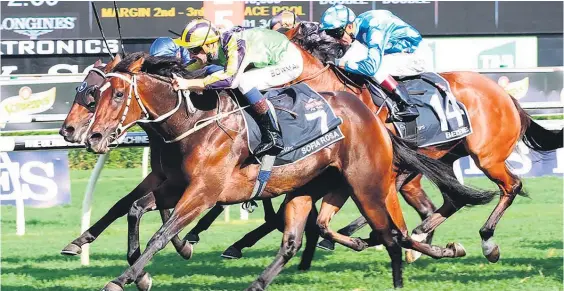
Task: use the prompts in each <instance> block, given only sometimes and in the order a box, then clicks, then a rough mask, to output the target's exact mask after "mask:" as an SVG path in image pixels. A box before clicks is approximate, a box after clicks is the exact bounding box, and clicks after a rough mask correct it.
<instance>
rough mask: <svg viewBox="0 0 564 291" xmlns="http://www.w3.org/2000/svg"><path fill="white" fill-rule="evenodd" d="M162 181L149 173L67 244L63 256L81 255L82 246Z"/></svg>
mask: <svg viewBox="0 0 564 291" xmlns="http://www.w3.org/2000/svg"><path fill="white" fill-rule="evenodd" d="M162 181H163V180H162V179H161V178H160V177H159V176H158V175H156V174H154V173H149V175H148V176H147V177H145V179H143V181H142V182H141V183H140V184H139V185H137V187H135V189H133V191H131V192H130V193H129V194H127V195H126V196H125V197H123V198H121V199H120V200H119V201H118V202H117V203H116V204H114V206H112V208H110V210H108V212H107V213H106V214H104V216H102V218H100V219H99V220H98V221H96V223H94V225H92V226H91V227H90V228H89V229H88V230H87V231H85V232H84V233H83V234H82V235H81V236H79V237H78V238H76V239H75V240H73V241H72V242H71V243H69V244H68V245H67V246H66V247H65V248H64V249H63V250H62V251H61V254H63V255H72V256H74V255H78V254H80V253H82V246H83V245H84V244H87V243H91V242H93V241H94V240H96V238H98V236H99V235H100V234H101V233H102V232H103V231H104V230H105V229H106V228H107V227H108V226H109V225H110V224H112V223H113V222H114V221H115V220H116V219H118V218H120V217H122V216H124V215H126V214H127V212H128V211H129V208H131V205H132V204H133V202H135V200H137V199H139V198H141V197H142V196H143V195H145V194H147V192H149V191H150V189H154V188H156V187H157V186H158V185H159V184H161V183H162Z"/></svg>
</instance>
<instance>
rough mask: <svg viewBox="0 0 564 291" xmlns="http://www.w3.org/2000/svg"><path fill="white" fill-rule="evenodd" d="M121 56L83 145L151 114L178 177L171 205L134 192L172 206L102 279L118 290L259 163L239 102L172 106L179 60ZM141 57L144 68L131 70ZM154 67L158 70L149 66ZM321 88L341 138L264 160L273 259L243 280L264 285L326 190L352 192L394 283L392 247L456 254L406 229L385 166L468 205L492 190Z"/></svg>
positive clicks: (105, 141) (248, 183)
mask: <svg viewBox="0 0 564 291" xmlns="http://www.w3.org/2000/svg"><path fill="white" fill-rule="evenodd" d="M130 57H131V58H132V59H133V60H135V58H137V59H136V60H135V61H133V62H131V64H130V65H127V66H126V64H128V63H127V62H123V61H122V62H121V63H120V64H118V65H117V66H116V67H115V68H114V70H113V71H114V73H110V74H108V75H106V76H107V77H108V79H107V81H106V82H105V83H104V85H102V88H101V89H100V91H101V96H100V101H99V103H98V104H97V108H96V113H95V118H94V122H93V123H92V125H91V127H90V129H89V131H88V139H87V142H86V144H87V145H88V146H89V147H90V149H91V150H93V151H94V152H96V153H106V152H108V151H109V147H108V146H109V145H110V143H111V142H112V141H113V140H115V139H117V138H118V137H119V136H120V135H122V134H123V133H124V132H125V130H127V128H128V127H129V126H131V125H132V124H134V123H136V122H142V123H154V128H155V130H156V131H157V132H158V134H159V135H160V136H161V137H162V138H163V139H165V140H166V142H167V143H171V145H175V146H176V150H177V151H174V153H177V152H179V153H180V155H179V156H176V155H174V154H172V155H171V157H170V158H174V159H178V160H180V161H181V163H182V171H181V172H180V173H179V174H181V175H182V176H183V177H184V180H185V183H186V184H187V185H188V186H187V187H186V189H185V190H184V193H183V194H182V195H181V197H180V199H179V200H178V203H175V205H174V204H170V203H171V201H172V200H173V199H176V198H178V197H171V199H164V200H163V201H159V200H158V198H161V197H162V196H161V195H152V194H153V193H150V194H148V195H147V196H145V197H143V198H141V199H140V200H143V199H146V197H148V196H153V198H152V199H153V201H154V203H155V204H157V205H158V204H161V205H160V207H163V208H169V207H170V208H172V207H174V211H173V213H172V215H171V217H170V218H169V220H168V221H167V222H166V223H165V224H164V225H163V226H162V227H161V228H160V229H159V231H157V233H155V235H154V236H153V237H152V238H151V239H150V240H149V243H148V246H147V248H146V249H145V250H144V252H143V254H141V256H140V257H139V258H138V259H137V260H136V261H135V263H134V264H133V265H132V266H131V267H130V268H128V269H127V270H126V271H125V272H124V273H123V274H122V275H121V276H119V277H118V278H116V279H115V280H113V281H112V282H109V283H108V284H107V285H106V286H105V290H123V286H124V285H125V284H127V283H131V282H133V281H134V280H136V279H137V278H139V276H140V275H142V273H143V268H144V266H145V265H146V264H147V263H148V261H149V260H150V259H151V258H152V257H153V255H154V254H155V253H156V252H158V251H159V250H161V249H162V248H164V247H165V245H166V244H167V243H168V242H169V241H170V239H171V238H172V237H173V236H174V235H176V234H178V232H180V231H181V230H182V228H184V227H185V226H186V225H187V224H189V223H190V222H191V221H192V220H193V219H194V218H196V217H197V216H198V215H199V214H200V213H201V212H202V211H204V210H205V209H208V208H210V207H212V206H214V205H215V204H218V203H219V204H233V203H241V202H244V201H247V200H248V199H250V197H249V194H248V193H250V192H251V190H252V189H253V186H254V180H255V179H256V177H257V174H258V169H259V165H256V164H250V163H249V162H247V161H249V158H250V156H249V150H248V149H247V141H246V132H245V125H244V124H245V123H244V120H243V117H242V114H241V112H240V111H241V110H243V108H242V107H240V106H239V105H238V104H237V103H236V102H235V101H234V100H233V98H231V97H230V96H227V95H225V94H219V92H217V91H205V92H204V95H202V96H198V95H191V103H193V105H194V110H179V108H181V107H182V103H183V98H182V96H180V95H179V94H177V92H175V91H174V90H173V89H172V86H171V84H170V81H171V79H170V77H172V74H177V75H180V76H184V77H187V72H186V71H185V70H184V66H183V65H182V64H181V63H180V62H177V63H176V64H173V65H171V61H170V59H167V60H165V63H166V65H165V66H163V64H162V63H163V62H162V58H158V57H146V58H144V57H143V55H141V54H140V55H130ZM142 66H143V68H144V71H141V68H142ZM163 68H164V69H166V71H165V73H163V72H162V69H163ZM152 69H155V70H154V71H153V70H152ZM156 72H160V74H161V75H154V73H156ZM230 92H231V91H230ZM323 96H324V97H325V98H326V100H327V101H328V103H329V104H330V105H331V107H332V108H333V109H334V112H335V113H336V114H337V115H338V116H340V117H341V119H342V120H343V123H342V125H341V130H342V131H343V134H344V135H345V136H346V137H347V138H346V139H344V140H341V141H339V142H337V143H335V144H333V145H331V146H329V147H327V148H325V149H323V150H321V151H319V152H317V153H315V154H313V155H311V156H309V157H307V158H305V159H303V160H300V161H298V162H296V163H293V164H289V165H286V166H281V167H276V168H274V169H273V171H272V175H271V178H270V182H269V183H268V185H267V186H266V189H265V191H264V193H263V196H262V197H263V198H272V197H276V196H279V195H282V194H283V193H288V194H287V196H286V206H285V213H284V217H285V227H284V236H283V242H282V245H281V248H280V251H279V253H278V255H277V256H276V259H275V261H274V262H273V263H272V264H271V265H270V266H269V267H268V268H267V269H266V270H265V272H264V273H263V274H261V276H260V277H259V278H258V279H257V280H256V281H255V282H254V283H253V284H252V285H251V287H250V289H252V290H262V289H264V288H265V287H266V286H267V285H268V284H270V283H271V282H272V280H273V279H274V277H275V276H276V275H277V274H278V273H279V272H280V271H281V269H282V267H283V266H284V265H285V264H286V263H287V261H288V260H289V259H290V258H291V257H292V256H294V255H295V253H296V252H297V251H298V249H299V248H300V246H301V239H302V233H303V230H304V225H305V222H306V220H307V217H308V214H309V212H310V210H311V209H312V205H313V202H314V201H315V200H317V199H319V198H321V197H323V196H325V195H326V194H328V193H329V192H331V193H330V194H329V195H328V196H327V197H329V199H331V197H345V198H346V197H348V196H349V195H350V196H352V197H353V199H354V201H355V203H356V204H357V206H358V207H359V209H360V210H361V213H363V215H364V216H366V217H367V219H368V221H369V224H370V226H371V227H372V229H373V231H374V234H375V235H374V236H373V237H374V238H377V239H378V240H380V241H381V242H382V243H383V244H384V245H385V246H386V248H387V250H388V253H389V255H390V257H391V259H392V274H393V281H394V286H396V287H400V286H401V285H402V279H401V277H402V276H401V265H402V261H401V256H402V255H401V247H406V248H413V249H416V250H417V251H420V252H423V253H425V254H427V255H429V256H432V257H434V258H442V257H459V256H463V255H464V254H465V253H464V250H463V249H462V248H461V246H459V245H458V244H454V243H451V244H449V245H447V248H440V247H436V246H430V245H428V244H424V243H419V242H416V241H413V240H412V239H411V238H410V237H409V235H408V231H407V228H406V225H405V222H404V220H403V215H402V213H401V209H400V205H399V202H398V199H397V196H396V193H395V192H396V189H395V180H396V172H395V171H394V170H398V171H402V169H410V170H411V169H412V168H414V169H416V170H417V171H421V172H423V173H424V174H425V175H426V176H427V177H429V178H430V180H431V181H433V182H434V183H435V184H436V185H437V186H438V187H439V188H440V189H443V190H448V195H452V196H459V197H455V199H456V200H460V199H462V200H464V201H466V202H467V203H469V204H472V205H474V204H483V203H487V202H488V201H489V200H491V198H492V197H491V196H490V195H488V194H486V193H482V192H478V191H474V190H471V189H469V188H468V187H465V186H463V185H460V184H459V183H458V181H457V180H456V178H455V177H454V175H451V174H450V172H449V170H448V167H445V165H444V164H442V163H441V162H439V161H436V160H433V159H429V158H427V157H425V156H423V155H420V154H417V153H416V152H415V151H414V150H412V149H410V148H409V147H408V146H407V145H406V143H404V141H402V140H401V139H399V138H398V137H395V136H393V135H392V134H391V133H389V132H388V131H387V130H386V128H385V127H384V125H383V123H382V122H381V121H380V120H379V119H377V118H375V117H374V115H373V114H372V112H371V111H369V110H368V108H367V107H366V106H364V105H363V103H362V102H361V101H359V100H358V98H357V97H355V96H354V95H352V94H350V93H346V92H339V93H325V94H323ZM134 97H135V99H134ZM214 97H215V98H214ZM124 124H127V125H125V126H124ZM188 136H190V137H189V138H188ZM392 141H393V142H392ZM165 183H166V182H165ZM165 188H166V187H165ZM154 192H161V193H162V194H165V193H166V194H169V195H172V196H174V193H176V192H173V191H168V189H162V186H161V187H159V188H158V189H156V190H155V191H154ZM155 199H157V200H155ZM138 201H139V200H138ZM155 207H156V205H155ZM393 230H397V231H393Z"/></svg>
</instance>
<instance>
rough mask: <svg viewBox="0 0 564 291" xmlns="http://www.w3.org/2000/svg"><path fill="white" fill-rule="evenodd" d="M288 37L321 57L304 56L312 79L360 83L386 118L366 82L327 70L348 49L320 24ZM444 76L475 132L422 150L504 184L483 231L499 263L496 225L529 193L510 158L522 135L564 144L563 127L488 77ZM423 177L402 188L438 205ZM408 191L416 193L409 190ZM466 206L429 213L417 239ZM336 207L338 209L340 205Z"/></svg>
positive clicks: (485, 248) (485, 245)
mask: <svg viewBox="0 0 564 291" xmlns="http://www.w3.org/2000/svg"><path fill="white" fill-rule="evenodd" d="M286 36H287V37H288V38H289V39H290V40H291V41H292V42H294V43H296V44H298V45H299V46H301V47H302V48H304V49H305V50H307V51H308V52H310V53H312V54H313V55H314V56H315V57H316V58H315V59H314V58H304V62H308V64H307V65H306V64H304V70H306V68H307V69H309V70H310V71H309V74H311V75H312V76H315V78H311V79H310V80H309V84H312V83H315V82H319V83H322V84H333V85H334V88H330V87H329V88H328V89H329V90H338V87H342V88H350V87H351V86H352V87H353V88H357V89H359V90H361V91H362V92H361V93H360V94H357V95H358V96H359V97H360V99H361V100H362V101H363V103H364V104H365V105H366V106H368V108H370V110H371V111H372V112H375V113H376V112H379V114H378V117H379V118H380V119H381V120H382V121H384V122H385V120H386V119H387V115H388V109H387V107H386V108H379V107H378V106H376V105H375V104H374V102H373V101H372V99H371V97H370V92H369V90H368V88H367V87H366V85H362V84H361V85H356V84H354V83H353V82H349V81H348V80H347V77H346V74H344V73H342V72H341V71H340V70H339V69H337V68H335V67H332V70H326V67H324V65H323V63H324V62H328V61H333V60H334V59H335V58H337V57H341V56H342V54H344V52H345V50H346V48H345V47H343V46H342V45H340V44H339V43H337V42H336V41H335V39H333V38H332V37H330V36H328V35H326V34H325V33H324V32H320V31H319V29H318V24H317V23H313V22H302V23H300V24H299V25H298V26H297V27H295V28H293V29H291V30H289V31H288V32H286ZM440 75H441V76H442V77H443V78H444V79H445V80H446V81H447V82H448V83H449V85H450V88H451V90H452V93H453V95H454V97H455V98H456V100H458V101H460V102H462V103H463V104H464V105H465V106H466V108H467V109H468V114H469V120H470V123H471V124H472V130H473V132H472V133H471V134H470V135H468V136H466V137H464V138H463V139H459V140H457V141H453V142H448V143H444V144H441V145H437V146H430V147H425V148H420V149H419V151H420V152H421V153H423V154H425V155H427V156H429V157H431V158H434V159H440V160H442V161H444V162H446V163H449V164H452V163H454V162H455V161H456V160H457V159H459V158H461V157H464V156H468V155H469V156H470V157H471V158H472V160H473V161H474V162H475V164H476V165H477V166H478V168H479V169H480V170H482V172H484V174H485V175H486V176H487V177H488V178H489V179H490V180H491V181H492V182H494V183H495V184H496V185H497V186H498V187H499V189H500V190H501V196H500V200H499V202H498V203H497V205H496V207H495V209H494V210H493V212H492V213H491V215H490V216H489V218H488V220H487V221H486V223H485V224H484V226H483V227H482V228H481V229H480V231H479V233H480V237H481V239H482V252H483V254H484V256H485V257H486V258H487V259H488V260H489V261H490V262H497V261H498V260H499V258H500V249H499V246H498V245H497V244H496V243H495V242H494V241H493V235H494V231H495V228H496V225H497V224H498V222H499V220H500V219H501V217H502V215H503V213H504V212H505V210H506V209H507V208H508V207H509V206H510V205H511V203H512V202H513V200H514V199H515V197H516V195H526V193H525V192H524V191H523V189H522V182H521V180H520V179H519V177H517V176H515V175H514V174H513V173H511V171H510V170H509V169H508V167H507V164H506V160H507V158H508V157H509V155H510V154H511V153H512V152H513V149H514V148H515V146H516V144H517V142H518V141H519V140H522V141H523V142H524V143H525V145H526V146H527V147H529V148H531V149H533V150H536V151H552V150H555V149H558V148H562V147H563V131H562V130H560V131H559V132H558V133H553V132H551V131H549V130H547V129H545V128H543V127H542V126H540V125H539V124H538V123H536V122H535V121H534V120H532V119H531V117H530V116H529V115H528V114H527V113H526V112H525V111H524V110H523V108H521V106H519V102H518V101H517V100H516V99H515V98H513V97H512V96H510V95H509V94H508V93H507V92H505V90H504V89H503V88H502V87H501V86H499V85H498V84H496V83H495V82H494V81H492V80H491V79H489V78H488V77H486V76H483V75H481V74H479V73H475V72H464V71H462V72H446V73H440ZM349 76H350V75H349ZM336 77H338V79H340V81H339V82H335V79H336ZM353 78H354V76H353ZM357 78H358V77H357ZM385 125H386V127H387V128H388V129H389V130H391V131H392V132H394V133H395V134H397V132H396V129H395V128H394V125H393V124H391V123H386V124H385ZM410 178H413V180H411V181H412V183H413V184H411V185H410V184H409V181H410ZM420 179H421V174H419V175H416V176H414V175H412V176H411V177H409V178H408V179H406V182H408V183H406V184H404V185H403V186H402V187H401V191H402V194H404V197H406V200H407V201H408V203H409V202H410V200H409V199H408V197H416V199H420V200H419V201H416V202H415V203H413V204H412V205H421V206H423V205H425V206H423V207H430V208H434V206H432V203H431V202H430V201H429V200H428V198H427V196H426V195H425V192H424V191H423V189H421V187H420V182H419V181H420ZM405 192H410V193H411V194H407V195H406V194H405ZM410 204H411V203H410ZM462 207H463V206H462V205H461V204H460V203H458V202H457V201H456V200H454V201H445V202H444V203H443V205H442V206H441V207H440V208H439V209H438V210H436V211H434V213H433V214H432V215H430V216H428V217H426V218H425V219H424V221H423V222H422V223H421V224H420V225H419V226H418V227H416V228H415V229H414V231H413V234H414V239H417V240H424V239H426V238H428V237H429V235H431V234H432V231H433V230H434V229H436V228H437V227H438V226H439V225H440V224H441V223H442V222H444V221H445V220H446V219H447V218H448V217H450V216H451V215H452V214H454V213H455V212H456V211H458V210H459V209H461V208H462ZM335 210H338V207H337V208H335ZM433 210H434V209H433ZM420 214H421V212H420ZM331 215H332V213H329V214H327V213H320V217H319V219H324V218H325V219H327V218H330V216H331ZM419 255H420V254H418V253H416V252H412V251H408V261H409V262H411V261H414V260H415V259H417V258H418V257H419Z"/></svg>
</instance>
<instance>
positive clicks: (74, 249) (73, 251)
mask: <svg viewBox="0 0 564 291" xmlns="http://www.w3.org/2000/svg"><path fill="white" fill-rule="evenodd" d="M81 253H82V248H81V247H80V246H78V245H76V244H74V243H70V244H68V245H67V246H66V247H65V248H64V249H63V250H62V251H61V255H65V256H76V255H80V254H81Z"/></svg>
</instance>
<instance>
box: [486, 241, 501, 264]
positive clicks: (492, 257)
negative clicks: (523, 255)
mask: <svg viewBox="0 0 564 291" xmlns="http://www.w3.org/2000/svg"><path fill="white" fill-rule="evenodd" d="M482 253H483V254H484V256H485V257H486V259H488V261H490V262H491V263H497V261H499V257H500V255H501V252H500V250H499V246H498V245H497V244H496V243H495V242H494V241H493V239H492V238H490V239H488V240H482Z"/></svg>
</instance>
